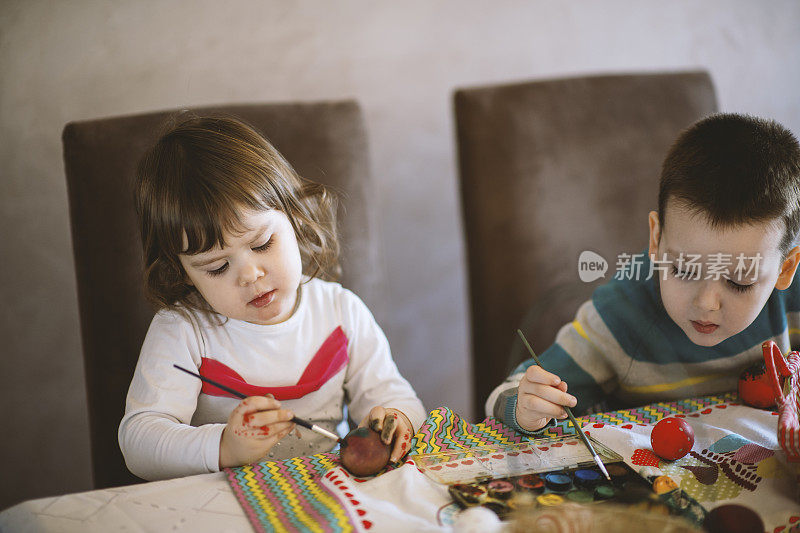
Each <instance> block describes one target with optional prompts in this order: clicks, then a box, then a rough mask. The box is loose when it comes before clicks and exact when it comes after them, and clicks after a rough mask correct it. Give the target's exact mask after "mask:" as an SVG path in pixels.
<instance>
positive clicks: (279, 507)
mask: <svg viewBox="0 0 800 533" xmlns="http://www.w3.org/2000/svg"><path fill="white" fill-rule="evenodd" d="M734 398H736V395H735V394H733V393H730V394H725V395H721V396H708V397H704V398H695V399H689V400H681V401H676V402H663V403H654V404H651V405H647V406H644V407H639V408H636V409H625V410H621V411H615V412H611V413H605V414H596V415H588V416H584V417H580V418H578V419H577V420H578V422H579V423H581V424H586V423H590V422H594V423H607V424H626V423H635V424H652V423H655V422H658V421H659V420H661V419H662V418H665V417H667V416H670V415H674V414H681V413H691V412H693V411H697V410H699V409H703V408H705V407H708V406H710V405H717V404H720V403H723V402H726V401H732V400H733V399H734ZM573 433H575V429H574V428H573V427H572V425H571V424H570V423H569V421H568V420H567V421H561V422H558V423H557V424H556V425H555V426H553V427H551V428H549V429H548V430H547V431H546V432H545V435H546V436H550V437H555V436H563V435H569V434H573ZM528 440H529V439H528V438H527V437H525V436H523V435H521V434H519V433H516V432H515V431H514V430H513V429H511V428H509V427H508V426H505V425H503V424H502V423H500V422H499V421H498V420H496V419H494V418H487V419H486V420H484V421H483V422H481V423H478V424H470V423H469V422H467V421H466V420H464V419H462V418H461V417H460V416H458V415H457V414H456V413H454V412H453V411H451V410H450V409H449V408H447V407H439V408H437V409H434V410H433V411H431V413H430V414H429V415H428V418H427V419H426V420H425V422H424V423H423V424H422V426H421V427H420V429H419V431H418V432H417V434H416V436H415V437H414V439H413V440H412V441H411V451H410V452H409V456H414V455H419V454H426V453H438V452H441V451H459V450H465V449H468V448H474V447H479V446H492V445H507V444H519V443H522V442H527V441H528ZM338 463H339V456H338V454H335V453H322V454H317V455H312V456H307V457H295V458H294V459H288V460H285V461H267V462H262V463H256V464H252V465H247V466H243V467H239V468H229V469H225V471H226V473H227V477H228V482H229V483H230V485H231V488H232V489H233V492H234V494H235V495H236V497H237V499H238V500H239V503H240V504H241V506H242V509H244V512H245V514H246V515H247V516H248V518H249V519H250V522H251V524H252V525H253V528H254V529H255V530H256V531H259V532H260V531H264V532H267V531H278V532H280V531H287V532H289V531H320V532H348V531H354V530H355V526H354V525H353V524H354V523H355V521H356V518H357V517H352V516H350V515H348V513H347V511H345V508H344V507H343V506H342V505H341V504H340V503H339V499H338V498H339V497H340V496H338V495H334V494H333V493H332V492H330V491H329V490H328V489H327V488H325V486H324V485H323V484H322V482H321V479H322V477H323V476H324V475H325V474H326V473H327V472H328V471H329V470H331V469H333V468H335V467H336V466H338ZM354 479H355V480H356V481H359V479H358V478H354Z"/></svg>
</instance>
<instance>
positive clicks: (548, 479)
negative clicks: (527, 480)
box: [544, 474, 572, 491]
mask: <svg viewBox="0 0 800 533" xmlns="http://www.w3.org/2000/svg"><path fill="white" fill-rule="evenodd" d="M544 482H545V483H546V484H547V488H548V489H550V490H554V491H565V490H569V487H570V485H572V479H570V477H569V476H567V475H565V474H547V475H546V476H545V477H544Z"/></svg>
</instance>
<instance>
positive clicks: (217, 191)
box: [135, 114, 340, 312]
mask: <svg viewBox="0 0 800 533" xmlns="http://www.w3.org/2000/svg"><path fill="white" fill-rule="evenodd" d="M173 123H174V125H173V126H172V127H171V128H169V130H168V131H167V132H166V133H165V134H164V135H163V136H161V138H160V139H159V140H158V141H157V142H156V144H155V145H154V146H153V147H152V148H150V149H149V150H148V151H147V153H145V155H144V156H143V157H142V159H141V161H140V163H139V167H138V170H137V174H136V187H135V194H136V212H137V214H138V216H139V224H140V229H141V236H142V246H143V249H144V263H145V264H144V284H145V291H146V294H147V297H148V298H149V299H150V300H151V301H152V302H153V303H154V304H155V305H156V307H157V308H159V309H164V308H168V309H169V308H176V307H177V306H179V305H182V306H185V307H187V308H189V309H196V310H198V311H204V312H205V311H211V309H210V307H209V306H208V304H207V303H206V302H205V301H204V300H203V298H202V297H201V296H200V294H199V293H198V292H197V290H196V289H195V288H194V287H193V286H192V285H191V284H189V283H188V278H187V276H186V273H185V272H184V270H183V267H182V265H181V262H180V259H179V254H189V255H192V254H197V253H202V252H206V251H208V250H210V249H211V248H213V247H214V246H217V245H218V246H220V247H222V246H225V242H224V233H225V232H239V231H242V230H243V229H244V228H243V226H242V221H241V219H240V213H241V212H242V210H243V209H245V210H246V209H256V210H259V209H276V210H278V211H281V212H283V213H284V214H285V215H286V216H287V217H288V219H289V221H290V222H291V224H292V228H294V233H295V235H296V237H297V244H298V246H299V248H300V256H301V258H302V262H303V273H304V274H305V275H307V276H308V277H309V278H314V277H318V278H321V279H329V280H330V279H336V278H338V275H339V272H340V269H339V263H338V255H339V242H338V238H337V235H336V225H335V220H336V201H335V198H334V197H333V195H332V194H331V193H330V192H329V191H328V190H327V189H326V188H325V187H324V186H322V185H321V184H319V183H315V182H312V181H309V180H306V179H304V178H302V177H300V176H299V175H298V174H297V173H296V172H295V171H294V169H293V168H292V167H291V165H289V163H288V162H287V161H286V160H285V159H284V158H283V156H281V154H280V153H278V151H277V150H276V149H275V148H274V147H273V146H272V145H271V144H270V143H269V141H267V140H266V139H265V138H264V137H263V136H262V135H260V134H259V133H258V132H257V131H256V130H255V129H253V128H252V127H250V126H249V125H247V124H245V123H244V122H242V121H241V120H238V119H236V118H233V117H227V116H210V117H198V116H196V115H189V114H184V115H181V116H179V117H178V118H177V119H174V120H173ZM184 239H186V240H185V241H184Z"/></svg>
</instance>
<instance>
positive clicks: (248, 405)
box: [219, 395, 295, 468]
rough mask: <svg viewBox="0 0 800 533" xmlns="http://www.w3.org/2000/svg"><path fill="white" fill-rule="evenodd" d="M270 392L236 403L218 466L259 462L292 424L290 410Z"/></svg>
mask: <svg viewBox="0 0 800 533" xmlns="http://www.w3.org/2000/svg"><path fill="white" fill-rule="evenodd" d="M280 407H281V403H280V402H279V401H278V400H276V399H275V398H274V397H273V396H272V395H269V396H251V397H249V398H245V399H244V400H242V401H241V402H239V405H237V406H236V409H234V410H233V411H232V412H231V414H230V416H229V417H228V423H227V425H226V426H225V429H224V430H223V431H222V439H221V440H220V444H219V466H220V468H229V467H234V466H241V465H246V464H249V463H253V462H255V461H258V460H259V459H261V458H262V457H264V455H265V454H266V453H267V452H268V451H269V450H270V448H272V447H273V446H275V444H276V443H277V442H278V441H279V440H281V439H282V438H283V437H285V436H286V435H288V434H289V433H291V431H292V430H293V429H294V428H295V424H294V423H293V422H291V419H292V417H293V416H294V415H293V414H292V412H291V411H289V410H287V409H281V408H280Z"/></svg>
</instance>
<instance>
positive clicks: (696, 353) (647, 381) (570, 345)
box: [486, 259, 800, 433]
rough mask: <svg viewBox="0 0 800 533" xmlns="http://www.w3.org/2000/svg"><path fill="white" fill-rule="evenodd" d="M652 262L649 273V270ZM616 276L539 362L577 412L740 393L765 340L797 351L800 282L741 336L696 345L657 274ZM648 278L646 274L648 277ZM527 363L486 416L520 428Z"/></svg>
mask: <svg viewBox="0 0 800 533" xmlns="http://www.w3.org/2000/svg"><path fill="white" fill-rule="evenodd" d="M647 263H649V259H648V260H646V262H645V264H644V265H643V266H644V268H645V269H644V272H647V270H646V269H647V268H648V264H647ZM657 275H658V273H657V272H656V274H655V275H654V276H653V277H652V278H651V279H649V280H646V279H638V280H637V279H616V278H615V279H612V280H611V281H609V282H608V283H606V284H604V285H602V286H600V287H598V288H597V289H596V290H595V291H594V293H593V294H592V299H591V300H589V301H587V302H585V303H584V304H583V305H581V307H580V308H579V309H578V313H577V316H576V317H575V320H574V321H573V322H571V323H570V324H567V325H565V326H563V327H562V328H561V330H560V331H559V332H558V335H557V336H556V342H555V344H553V345H552V346H550V348H548V349H547V350H545V351H544V353H542V354H541V355H540V356H539V358H540V360H541V361H542V365H543V366H544V367H545V368H546V369H547V370H548V371H550V372H552V373H554V374H556V375H558V376H559V377H561V379H562V380H564V381H566V382H567V384H568V385H569V392H570V393H571V394H572V395H574V396H575V397H576V398H577V399H578V405H577V406H576V407H575V408H574V409H573V412H574V413H575V414H576V415H577V414H581V413H586V412H589V411H598V410H607V409H620V408H625V407H631V406H638V405H644V404H647V403H651V402H656V401H665V400H667V401H668V400H675V399H681V398H688V397H693V396H702V395H708V394H716V393H720V392H726V391H732V390H736V387H737V382H738V378H739V374H740V373H741V371H742V370H743V369H744V368H745V367H747V366H748V365H751V364H752V363H754V362H756V361H759V360H762V358H763V356H762V351H761V343H762V342H764V341H766V340H774V341H775V342H776V343H777V344H778V346H779V347H780V349H781V351H782V352H784V353H786V352H787V351H789V349H790V346H795V347H796V346H800V281H798V276H795V279H794V280H793V282H792V284H791V286H790V287H789V288H788V289H786V290H784V291H779V290H773V292H772V294H771V295H770V297H769V299H768V300H767V303H766V304H765V305H764V308H763V309H762V310H761V313H759V315H758V316H757V317H756V319H755V320H754V321H753V323H752V324H750V325H749V326H748V327H747V328H745V329H744V331H742V332H740V333H738V334H736V335H734V336H732V337H729V338H728V339H726V340H725V341H723V342H721V343H719V344H717V345H716V346H712V347H704V346H698V345H696V344H694V343H693V342H692V341H690V340H689V338H688V337H687V336H686V334H685V333H683V331H682V330H681V329H680V328H679V327H678V326H677V325H676V324H675V323H674V322H673V321H672V319H671V318H670V317H669V315H667V312H666V310H665V309H664V306H663V305H662V303H661V298H660V296H659V289H658V284H657V281H656V277H655V276H657ZM644 277H645V276H642V278H644ZM532 364H534V361H533V359H529V360H527V361H525V362H523V363H522V364H521V365H519V366H518V367H517V368H516V369H515V370H514V371H513V372H512V373H511V375H510V376H509V377H508V378H507V379H506V380H505V381H504V382H503V383H502V384H500V385H499V386H498V387H497V388H495V389H494V391H493V392H492V393H491V395H490V396H489V398H488V400H487V402H486V414H487V415H489V416H495V417H496V418H499V419H500V420H502V421H503V422H504V423H506V424H507V425H509V426H511V427H513V428H515V429H516V430H517V431H521V432H523V433H528V432H526V431H524V430H523V429H522V428H520V427H519V425H518V424H517V421H516V417H515V412H516V402H517V385H518V384H519V381H520V379H521V378H522V376H523V375H524V372H525V370H526V369H527V368H528V367H529V366H531V365H532Z"/></svg>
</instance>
